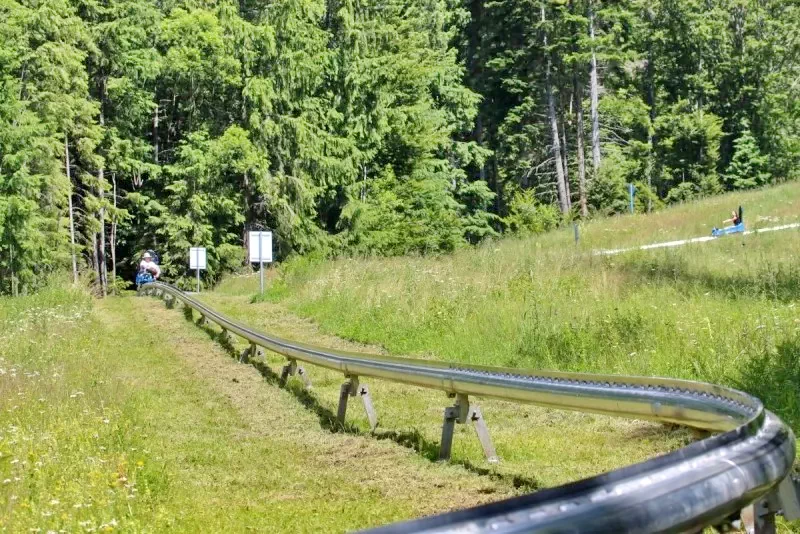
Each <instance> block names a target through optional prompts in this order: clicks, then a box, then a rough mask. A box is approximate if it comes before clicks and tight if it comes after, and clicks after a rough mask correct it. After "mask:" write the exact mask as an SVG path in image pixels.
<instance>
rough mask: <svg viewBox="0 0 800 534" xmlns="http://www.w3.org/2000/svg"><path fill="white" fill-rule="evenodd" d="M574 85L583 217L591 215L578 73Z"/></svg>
mask: <svg viewBox="0 0 800 534" xmlns="http://www.w3.org/2000/svg"><path fill="white" fill-rule="evenodd" d="M572 80H573V85H574V91H575V122H576V125H575V127H576V136H575V143H576V144H577V147H576V148H575V150H576V152H577V153H578V195H579V196H580V203H581V217H584V218H585V217H588V216H589V207H588V205H587V202H586V158H585V153H584V150H585V149H584V142H583V90H582V88H581V84H580V81H579V80H578V76H577V75H573V78H572Z"/></svg>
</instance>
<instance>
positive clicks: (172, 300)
mask: <svg viewBox="0 0 800 534" xmlns="http://www.w3.org/2000/svg"><path fill="white" fill-rule="evenodd" d="M164 302H166V304H167V308H168V309H170V310H171V309H173V308H175V297H173V296H171V295H170V296H167V297H165V298H164Z"/></svg>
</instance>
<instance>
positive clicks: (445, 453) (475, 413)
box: [439, 393, 499, 463]
mask: <svg viewBox="0 0 800 534" xmlns="http://www.w3.org/2000/svg"><path fill="white" fill-rule="evenodd" d="M467 422H470V423H472V426H473V427H474V428H475V433H476V434H478V440H480V442H481V447H483V453H484V454H485V455H486V459H487V461H489V462H490V463H497V462H499V459H498V458H497V452H496V451H495V448H494V444H493V443H492V438H491V436H490V435H489V427H488V426H487V425H486V420H485V419H484V418H483V414H482V413H481V409H480V406H478V405H477V404H470V402H469V398H468V397H467V395H463V394H461V393H459V394H458V395H456V402H455V404H454V405H453V406H449V407H447V408H445V410H444V422H443V423H442V441H441V445H440V447H439V460H449V459H450V454H451V452H452V449H453V433H454V431H455V426H456V423H459V424H462V425H463V424H465V423H467Z"/></svg>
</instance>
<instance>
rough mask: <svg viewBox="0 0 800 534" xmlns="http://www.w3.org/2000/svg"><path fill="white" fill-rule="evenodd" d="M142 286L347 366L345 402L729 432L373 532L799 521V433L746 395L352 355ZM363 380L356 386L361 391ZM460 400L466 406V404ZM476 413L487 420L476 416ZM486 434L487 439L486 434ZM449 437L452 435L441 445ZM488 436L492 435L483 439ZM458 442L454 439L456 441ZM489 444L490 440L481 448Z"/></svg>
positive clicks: (296, 354) (685, 528) (767, 526)
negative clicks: (542, 413)
mask: <svg viewBox="0 0 800 534" xmlns="http://www.w3.org/2000/svg"><path fill="white" fill-rule="evenodd" d="M141 292H143V293H145V294H156V295H158V296H160V297H163V298H165V299H168V300H169V301H171V302H172V303H174V302H175V301H180V302H182V303H183V304H184V305H185V306H188V307H189V308H191V309H192V310H194V311H196V312H197V313H199V314H200V315H201V317H202V318H204V319H205V320H210V321H212V322H214V323H216V324H217V325H219V326H220V327H221V328H222V329H223V332H230V333H232V334H235V335H237V336H239V337H241V338H243V339H245V340H247V341H248V342H249V343H250V347H251V348H250V349H249V350H252V351H253V353H255V351H256V349H257V347H263V348H265V349H267V350H270V351H272V352H275V353H278V354H281V355H283V356H285V357H286V358H288V359H289V366H287V368H285V369H284V371H285V372H286V371H287V369H296V362H297V361H302V362H306V363H309V364H313V365H318V366H321V367H325V368H328V369H333V370H335V371H340V372H341V373H343V375H344V376H345V378H346V379H347V380H348V382H346V383H345V384H344V385H343V387H342V397H340V411H339V413H340V416H341V418H343V417H344V411H343V409H342V404H341V403H342V402H344V403H345V409H346V402H347V396H348V393H349V395H350V396H356V389H357V388H358V380H359V378H364V377H372V378H379V379H384V380H391V381H394V382H400V383H405V384H411V385H415V386H422V387H426V388H432V389H438V390H441V391H443V392H445V393H447V394H450V395H452V396H456V397H457V399H458V401H457V403H456V406H454V407H453V408H448V410H450V412H448V411H446V412H445V430H446V429H447V426H448V414H450V416H449V417H450V419H449V421H450V428H451V429H452V422H453V419H458V422H465V421H467V420H468V415H467V414H468V413H470V414H473V416H474V414H475V412H474V409H473V411H471V412H470V411H469V396H480V397H489V398H496V399H503V400H506V401H515V402H523V403H530V404H536V405H539V406H546V407H551V408H558V409H565V410H578V411H582V412H592V413H600V414H607V415H614V416H620V417H630V418H637V419H649V420H653V421H660V422H665V423H676V424H680V425H685V426H689V427H694V428H698V429H703V430H708V431H714V432H720V433H718V434H716V435H714V436H712V437H709V438H706V439H703V440H701V441H697V442H694V443H691V444H690V445H688V446H687V447H684V448H682V449H679V450H677V451H675V452H672V453H669V454H665V455H663V456H660V457H657V458H654V459H651V460H648V461H645V462H642V463H639V464H635V465H631V466H628V467H624V468H622V469H618V470H615V471H612V472H609V473H606V474H603V475H599V476H596V477H592V478H588V479H585V480H582V481H579V482H575V483H572V484H567V485H565V486H561V487H557V488H553V489H548V490H543V491H539V492H536V493H533V494H530V495H524V496H521V497H516V498H512V499H508V500H504V501H500V502H496V503H492V504H489V505H484V506H479V507H476V508H471V509H467V510H460V511H456V512H450V513H445V514H441V515H437V516H432V517H428V518H423V519H419V520H414V521H408V522H402V523H397V524H393V525H388V526H385V527H380V528H378V529H374V532H375V533H400V532H403V533H405V532H430V533H433V532H437V533H439V532H452V533H455V532H459V533H488V532H492V533H500V532H502V533H517V532H538V533H556V532H558V533H561V532H570V533H575V532H592V533H621V532H630V533H633V532H698V531H700V530H701V529H702V528H703V527H705V526H717V527H719V528H724V527H725V525H730V524H731V523H733V524H736V522H737V521H741V522H742V524H743V525H744V526H745V527H747V530H748V532H758V533H766V532H773V531H774V528H775V527H774V516H775V514H776V513H783V515H785V516H786V517H787V518H789V519H797V518H800V502H798V488H797V483H796V482H793V481H792V479H791V477H790V476H789V472H790V470H791V468H792V463H793V462H794V458H795V438H794V435H793V434H792V431H791V430H790V429H789V428H788V427H787V426H786V425H785V424H784V423H783V422H782V421H781V420H780V419H778V418H777V417H776V416H775V415H774V414H772V413H771V412H769V411H767V410H765V409H764V407H763V406H762V404H761V402H760V401H759V400H758V399H756V398H755V397H752V396H750V395H748V394H746V393H743V392H741V391H736V390H733V389H728V388H724V387H720V386H716V385H713V384H707V383H701V382H692V381H686V380H672V379H664V378H647V377H630V376H611V375H590V374H577V373H558V372H538V371H526V370H520V369H509V368H500V367H484V366H474V365H462V364H456V363H448V362H438V361H425V360H417V359H411V358H400V357H394V356H385V355H372V354H360V353H349V352H343V351H336V350H332V349H324V348H319V347H314V346H310V345H305V344H301V343H297V342H294V341H289V340H285V339H281V338H279V337H276V336H272V335H269V334H266V333H263V332H258V331H256V330H253V329H251V328H249V327H247V326H246V325H244V324H242V323H239V322H237V321H234V320H232V319H229V318H227V317H225V316H224V315H222V314H220V313H218V312H216V311H214V310H213V309H211V308H209V307H208V306H206V305H204V304H203V303H201V302H199V301H198V300H196V299H194V298H192V297H191V296H190V295H187V294H186V293H183V292H182V291H180V290H178V289H176V288H174V287H172V286H169V285H167V284H163V283H160V282H155V283H152V284H146V285H144V286H142V288H141ZM354 385H355V387H354ZM459 401H460V402H459ZM477 417H480V415H479V412H478V415H477ZM486 438H487V439H488V435H487V436H486ZM445 440H446V436H445V434H443V444H444V442H445ZM482 441H483V439H482ZM448 447H449V444H448ZM484 448H486V447H484Z"/></svg>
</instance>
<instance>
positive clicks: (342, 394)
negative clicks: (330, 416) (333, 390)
mask: <svg viewBox="0 0 800 534" xmlns="http://www.w3.org/2000/svg"><path fill="white" fill-rule="evenodd" d="M347 378H348V380H347V381H346V382H345V383H344V384H342V387H341V388H339V408H338V409H337V410H336V420H337V421H338V422H339V424H340V425H342V426H344V420H345V417H346V416H347V401H348V400H349V399H350V397H352V396H353V392H354V391H355V389H356V388H357V387H358V378H357V377H347Z"/></svg>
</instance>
